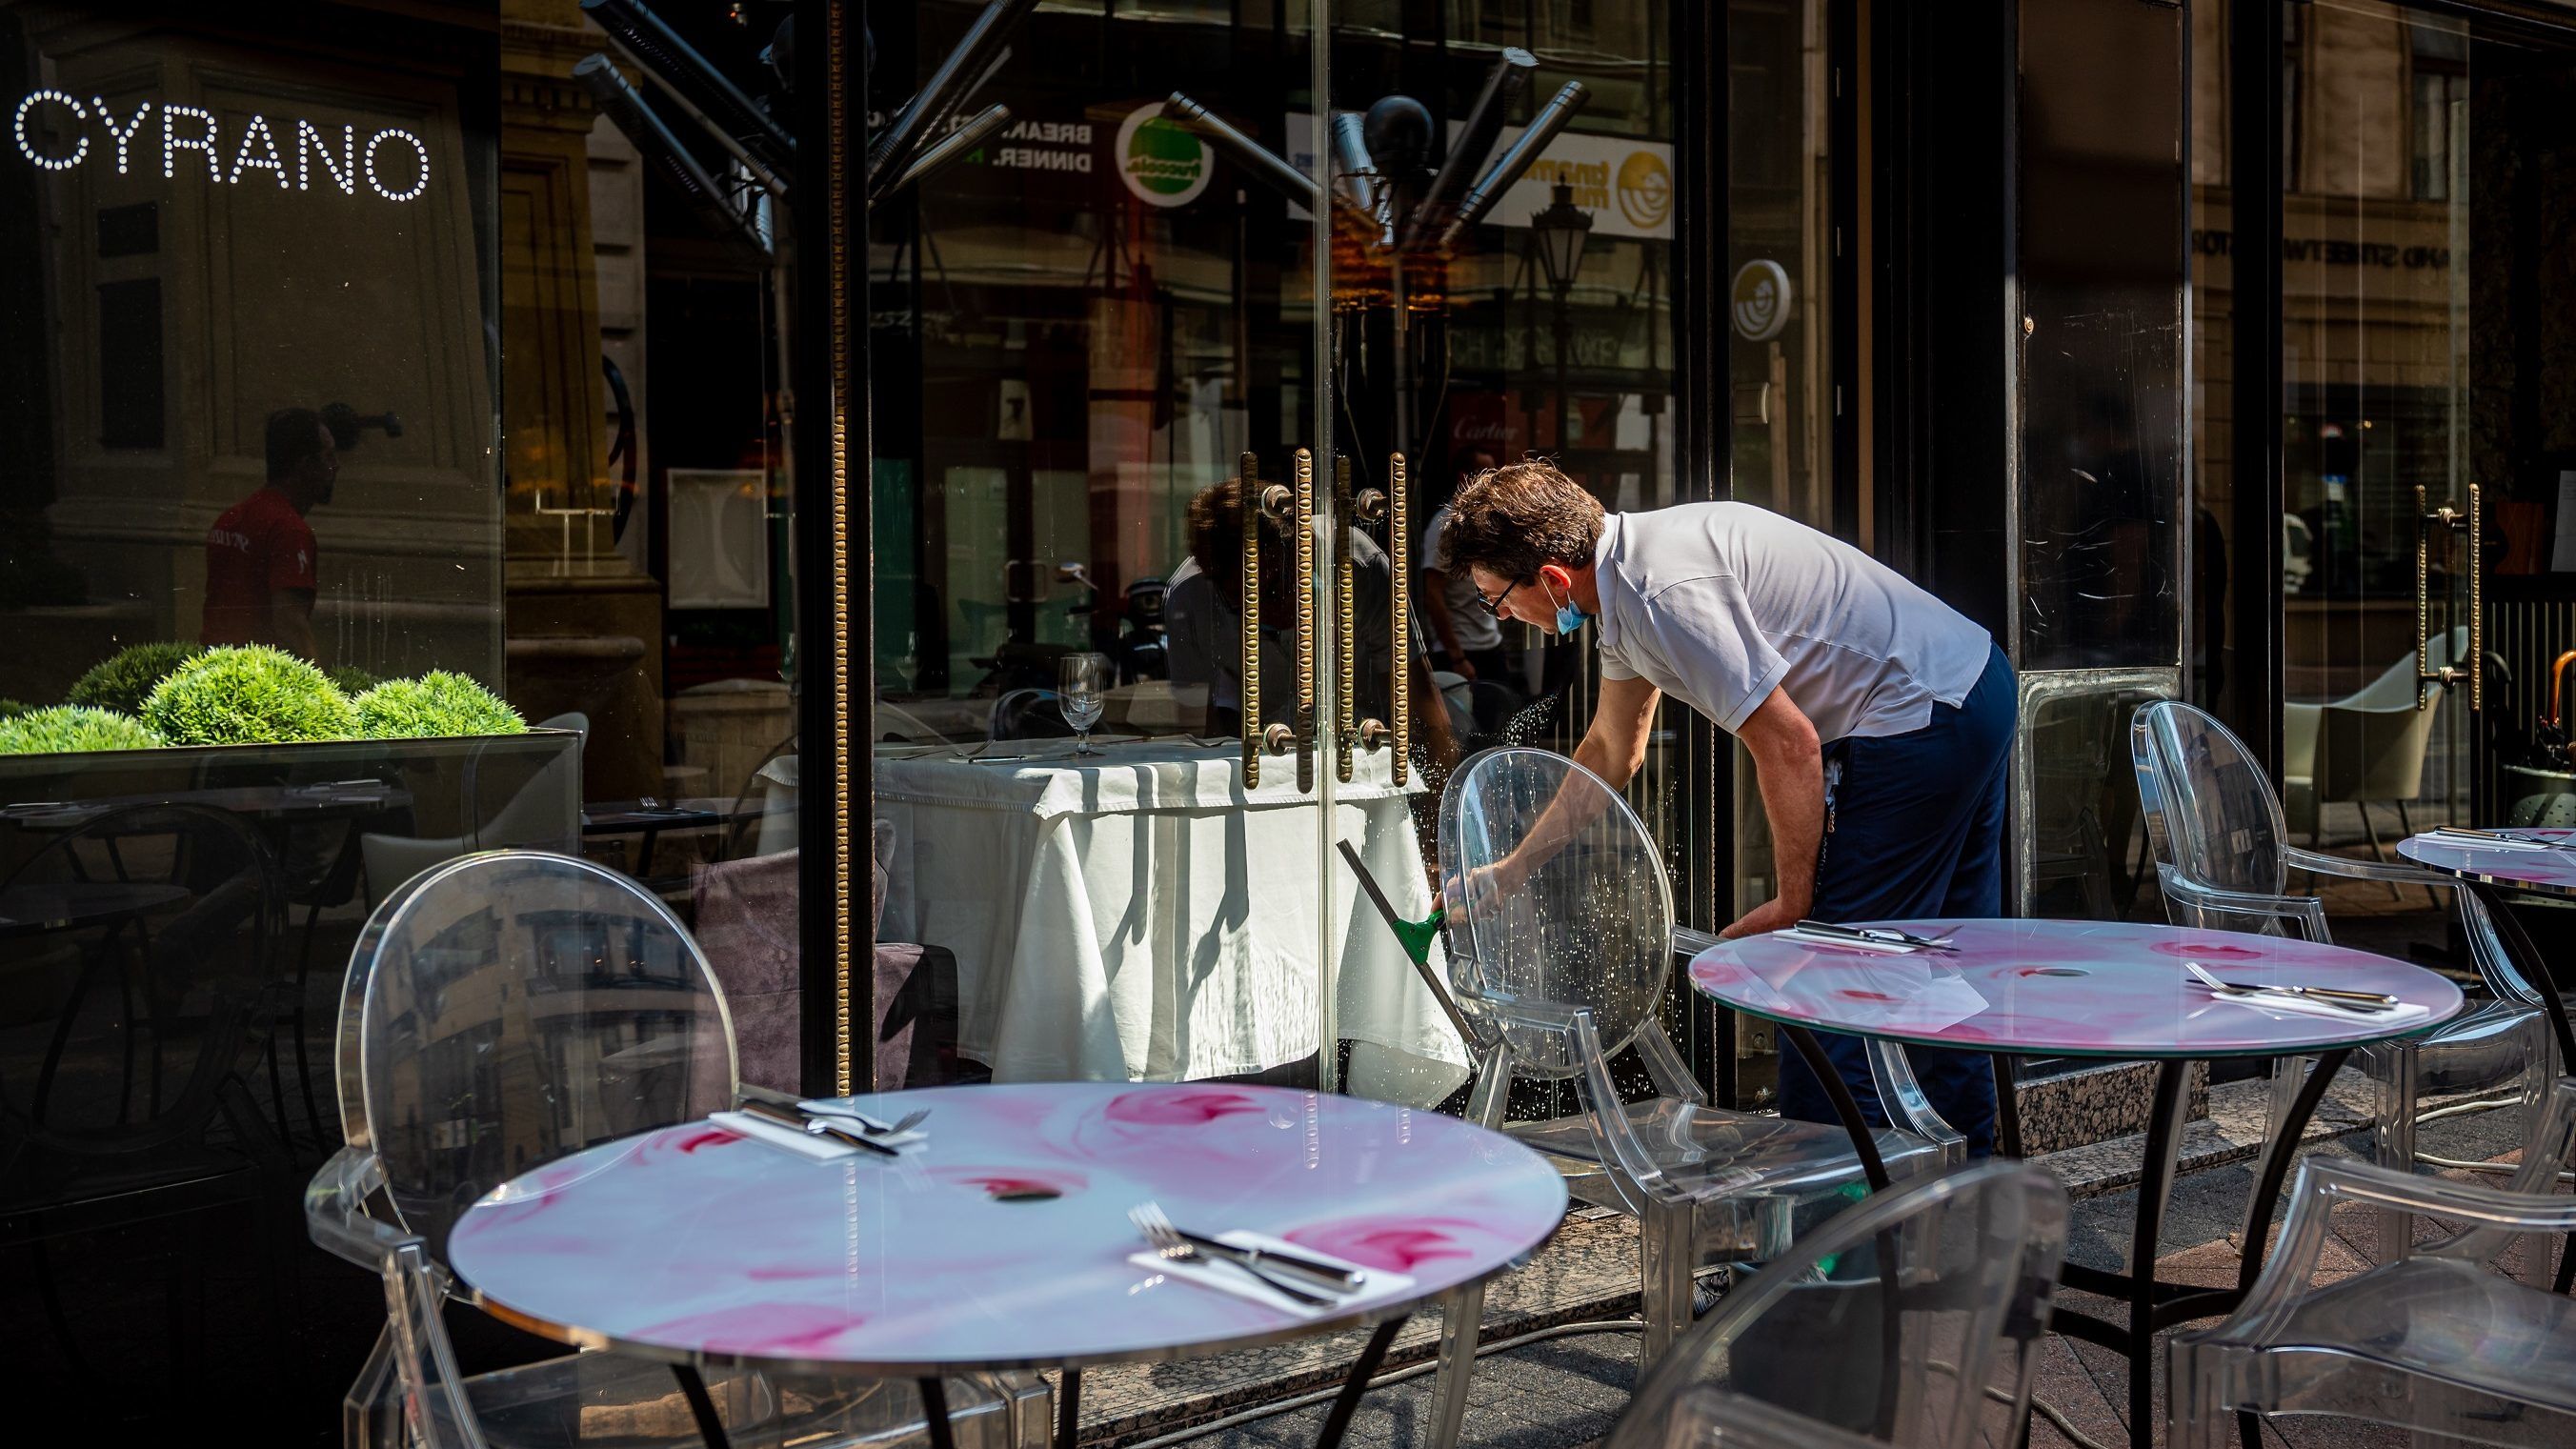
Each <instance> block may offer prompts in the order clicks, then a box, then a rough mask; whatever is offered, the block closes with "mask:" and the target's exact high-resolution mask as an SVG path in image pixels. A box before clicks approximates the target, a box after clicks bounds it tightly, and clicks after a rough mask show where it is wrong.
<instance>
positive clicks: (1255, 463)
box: [1235, 450, 1313, 790]
mask: <svg viewBox="0 0 2576 1449" xmlns="http://www.w3.org/2000/svg"><path fill="white" fill-rule="evenodd" d="M1302 452H1303V450H1300V454H1301V456H1302ZM1235 490H1236V491H1235V511H1236V512H1237V513H1238V514H1239V515H1241V519H1240V527H1241V538H1242V547H1243V571H1242V579H1241V585H1242V590H1243V596H1242V598H1240V599H1239V600H1237V601H1236V603H1237V607H1238V608H1239V609H1240V611H1241V618H1242V621H1243V654H1242V666H1241V668H1240V670H1239V671H1238V672H1237V674H1236V676H1235V678H1236V688H1235V695H1236V702H1237V703H1238V704H1239V705H1241V706H1242V710H1241V714H1242V720H1241V728H1242V732H1243V788H1245V789H1247V790H1250V789H1254V788H1256V787H1258V786H1259V785H1260V784H1261V757H1262V755H1263V754H1265V753H1267V754H1273V755H1284V754H1286V753H1287V752H1288V748H1289V746H1290V745H1291V744H1292V743H1293V742H1294V736H1293V734H1292V733H1291V731H1290V730H1289V728H1288V726H1286V725H1272V726H1270V727H1269V728H1268V729H1264V728H1262V725H1261V531H1262V528H1263V526H1264V525H1265V524H1266V525H1268V526H1270V527H1274V528H1285V527H1287V526H1288V521H1289V516H1290V514H1291V513H1292V512H1294V511H1295V504H1294V502H1293V501H1292V500H1291V498H1290V497H1289V493H1288V490H1287V489H1286V488H1285V487H1283V486H1282V485H1280V484H1277V483H1264V482H1262V481H1261V460H1260V459H1259V458H1258V457H1256V456H1254V455H1253V454H1251V453H1242V454H1238V455H1236V458H1235ZM1304 561H1305V563H1306V566H1307V567H1309V568H1311V567H1313V557H1312V547H1311V545H1310V546H1309V549H1308V551H1307V553H1306V554H1305V556H1304ZM1311 618H1312V613H1311V611H1309V612H1308V613H1307V614H1305V615H1302V616H1301V619H1305V620H1311ZM1298 638H1299V640H1300V642H1301V646H1302V647H1303V648H1305V649H1306V650H1307V651H1308V652H1309V653H1311V651H1312V648H1313V646H1312V644H1311V643H1310V642H1307V631H1306V629H1304V628H1301V629H1300V632H1299V635H1298ZM1306 688H1307V690H1308V692H1309V693H1311V692H1312V690H1313V684H1312V683H1311V679H1310V682H1309V683H1308V684H1307V686H1306Z"/></svg>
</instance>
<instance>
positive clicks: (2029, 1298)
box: [1609, 1162, 2067, 1449]
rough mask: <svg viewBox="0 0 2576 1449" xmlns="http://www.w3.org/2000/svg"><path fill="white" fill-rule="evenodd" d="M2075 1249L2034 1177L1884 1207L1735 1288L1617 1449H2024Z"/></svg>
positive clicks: (1944, 1187)
mask: <svg viewBox="0 0 2576 1449" xmlns="http://www.w3.org/2000/svg"><path fill="white" fill-rule="evenodd" d="M2066 1233H2067V1201H2066V1190H2065V1188H2063V1187H2062V1186H2060V1185H2059V1184H2058V1182H2057V1180H2056V1179H2055V1178H2054V1177H2052V1176H2050V1175H2049V1174H2048V1173H2047V1172H2046V1171H2045V1170H2042V1169H2039V1168H2035V1167H2032V1166H2030V1165H2028V1164H2027V1163H2018V1162H1987V1163H1983V1164H1980V1165H1979V1166H1976V1167H1972V1168H1968V1169H1966V1170H1965V1171H1961V1172H1955V1173H1951V1174H1949V1175H1947V1176H1944V1177H1937V1178H1934V1179H1932V1180H1931V1181H1929V1182H1927V1183H1924V1184H1923V1185H1922V1186H1920V1187H1913V1188H1907V1189H1905V1190H1903V1191H1899V1192H1892V1193H1882V1194H1879V1195H1878V1196H1876V1197H1873V1198H1871V1199H1870V1200H1869V1201H1867V1202H1865V1203H1862V1204H1861V1205H1859V1206H1858V1207H1854V1208H1851V1209H1848V1210H1846V1211H1844V1212H1842V1213H1841V1214H1839V1215H1837V1216H1835V1217H1834V1218H1833V1219H1832V1220H1831V1221H1829V1222H1827V1223H1825V1224H1824V1225H1822V1226H1821V1227H1818V1228H1816V1229H1814V1230H1812V1231H1810V1232H1808V1233H1806V1234H1804V1235H1802V1236H1801V1237H1800V1238H1799V1239H1798V1241H1797V1244H1796V1246H1795V1247H1794V1248H1793V1249H1792V1250H1791V1251H1790V1252H1789V1253H1788V1255H1786V1256H1784V1257H1781V1258H1778V1259H1775V1260H1773V1261H1772V1262H1771V1263H1770V1264H1768V1265H1766V1266H1765V1267H1764V1268H1763V1269H1762V1270H1761V1271H1760V1272H1758V1273H1756V1274H1755V1275H1754V1276H1753V1277H1752V1279H1751V1280H1750V1281H1749V1282H1744V1283H1739V1284H1738V1285H1737V1286H1736V1288H1735V1290H1734V1291H1733V1292H1732V1293H1730V1294H1728V1295H1727V1296H1726V1298H1725V1299H1724V1300H1723V1301H1722V1302H1720V1303H1719V1305H1718V1307H1717V1309H1716V1311H1715V1312H1713V1313H1711V1314H1710V1315H1709V1316H1708V1317H1707V1318H1706V1319H1704V1320H1702V1321H1701V1322H1700V1324H1699V1326H1698V1327H1697V1328H1694V1329H1693V1330H1692V1331H1691V1332H1690V1334H1689V1335H1688V1336H1687V1337H1685V1338H1683V1339H1682V1340H1681V1341H1680V1342H1679V1343H1677V1344H1675V1345H1674V1346H1673V1348H1672V1350H1671V1351H1670V1352H1669V1353H1668V1354H1667V1355H1666V1356H1665V1357H1664V1358H1663V1359H1662V1360H1661V1361H1660V1362H1658V1363H1657V1364H1656V1365H1655V1367H1654V1369H1653V1371H1652V1372H1651V1373H1650V1374H1649V1375H1648V1376H1647V1377H1646V1379H1645V1381H1644V1382H1643V1383H1642V1384H1641V1385H1639V1387H1638V1389H1637V1393H1636V1397H1635V1398H1634V1399H1633V1400H1632V1401H1631V1402H1630V1404H1629V1407H1628V1412H1627V1413H1626V1414H1624V1415H1623V1416H1621V1418H1620V1420H1619V1424H1618V1427H1617V1428H1616V1429H1614V1430H1613V1431H1612V1432H1611V1435H1610V1441H1609V1449H1665V1446H1667V1445H1682V1444H1692V1445H1697V1444H1703V1443H1710V1442H1714V1443H1717V1444H1728V1445H1732V1444H1737V1443H1744V1444H1763V1445H1770V1444H1787V1443H1800V1444H1803V1445H1806V1446H1809V1449H1825V1446H1841V1445H1848V1444H1852V1443H1854V1442H1858V1443H1862V1444H1877V1445H1890V1444H1901V1445H1905V1446H1907V1449H1964V1446H1966V1445H1968V1444H1970V1443H1973V1442H1977V1441H1978V1438H1979V1436H1980V1434H1981V1433H1983V1434H1984V1435H1985V1436H1986V1438H1985V1442H1988V1443H1994V1444H2010V1443H2014V1442H2016V1441H2017V1440H2018V1438H2019V1436H2020V1429H2021V1424H2022V1420H2023V1418H2024V1416H2026V1415H2027V1414H2028V1413H2029V1411H2030V1392H2031V1381H2032V1377H2033V1373H2034V1370H2035V1369H2036V1367H2037V1365H2038V1358H2039V1349H2040V1347H2041V1346H2042V1341H2043V1339H2044V1338H2045V1336H2046V1334H2047V1331H2048V1312H2049V1305H2050V1302H2051V1300H2052V1298H2053V1296H2054V1294H2055V1292H2056V1284H2057V1275H2058V1272H2059V1267H2060V1264H2061V1262H2062V1260H2063V1259H2064V1257H2065V1255H2066ZM1800 1425H1805V1426H1810V1427H1811V1428H1812V1433H1810V1434H1809V1435H1808V1436H1807V1437H1805V1438H1803V1439H1797V1438H1791V1437H1783V1436H1784V1435H1786V1434H1787V1433H1788V1432H1789V1431H1790V1430H1791V1429H1792V1428H1793V1427H1795V1426H1800ZM1730 1435H1734V1437H1730Z"/></svg>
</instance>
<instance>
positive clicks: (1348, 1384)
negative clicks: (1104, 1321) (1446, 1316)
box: [939, 1316, 1404, 1449]
mask: <svg viewBox="0 0 2576 1449" xmlns="http://www.w3.org/2000/svg"><path fill="white" fill-rule="evenodd" d="M1403 1326H1404V1317H1403V1316H1398V1317H1395V1318H1390V1319H1388V1320H1387V1321H1386V1322H1384V1323H1381V1324H1379V1325H1378V1326H1377V1332H1375V1333H1372V1334H1370V1335H1369V1341H1368V1347H1366V1348H1363V1349H1361V1350H1360V1361H1359V1362H1358V1363H1355V1364H1352V1365H1351V1376H1350V1377H1349V1378H1346V1379H1344V1380H1342V1392H1341V1393H1340V1395H1339V1396H1337V1397H1336V1398H1334V1400H1333V1411H1332V1412H1331V1413H1330V1414H1328V1415H1326V1416H1325V1418H1324V1432H1323V1433H1322V1434H1321V1435H1319V1436H1317V1438H1316V1440H1315V1449H1339V1446H1340V1444H1341V1442H1342V1436H1343V1435H1344V1434H1346V1433H1348V1432H1349V1431H1350V1427H1351V1415H1353V1414H1355V1413H1357V1412H1358V1411H1359V1407H1360V1395H1362V1394H1365V1393H1367V1392H1368V1383H1369V1380H1370V1379H1373V1378H1375V1377H1377V1366H1378V1365H1379V1364H1381V1363H1384V1362H1385V1361H1386V1351H1387V1349H1388V1347H1389V1346H1390V1345H1392V1344H1393V1343H1394V1342H1395V1331H1396V1330H1397V1329H1399V1328H1402V1327H1403ZM939 1449H947V1446H945V1445H941V1446H939Z"/></svg>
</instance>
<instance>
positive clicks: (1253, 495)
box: [1234, 453, 1262, 790]
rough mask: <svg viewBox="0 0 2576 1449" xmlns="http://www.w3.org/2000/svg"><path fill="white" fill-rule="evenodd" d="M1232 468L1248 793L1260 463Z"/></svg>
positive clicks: (1256, 701) (1252, 771) (1254, 704)
mask: <svg viewBox="0 0 2576 1449" xmlns="http://www.w3.org/2000/svg"><path fill="white" fill-rule="evenodd" d="M1234 467H1235V495H1234V502H1235V510H1234V511H1235V512H1236V513H1237V514H1238V515H1240V518H1239V522H1240V524H1241V528H1242V538H1241V548H1242V553H1243V569H1242V573H1241V576H1240V578H1239V579H1238V583H1239V585H1240V587H1241V588H1242V590H1243V596H1242V597H1241V598H1239V599H1237V600H1236V601H1235V606H1236V607H1237V608H1239V609H1241V610H1242V619H1243V654H1242V657H1241V667H1240V668H1239V669H1238V670H1237V671H1236V673H1235V676H1234V678H1235V689H1234V693H1235V705H1236V708H1237V711H1238V713H1239V714H1240V715H1241V726H1242V729H1243V788H1244V789H1246V790H1250V789H1254V788H1256V787H1258V786H1259V785H1260V784H1261V502H1262V499H1261V460H1260V459H1259V458H1257V457H1255V456H1253V455H1252V454H1250V453H1239V454H1237V455H1236V456H1235V460H1234Z"/></svg>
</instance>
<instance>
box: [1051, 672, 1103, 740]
mask: <svg viewBox="0 0 2576 1449" xmlns="http://www.w3.org/2000/svg"><path fill="white" fill-rule="evenodd" d="M1108 689H1109V656H1108V655H1106V654H1068V655H1066V656H1064V658H1063V660H1062V661H1061V662H1059V663H1058V664H1057V665H1056V689H1055V701H1056V707H1057V708H1058V709H1060V710H1062V711H1064V722H1065V723H1066V724H1069V725H1071V726H1073V730H1074V735H1075V739H1074V746H1073V752H1074V753H1075V754H1076V755H1088V754H1092V753H1094V751H1093V750H1092V748H1091V727H1092V726H1093V725H1096V724H1098V723H1100V711H1101V710H1102V709H1103V708H1104V707H1105V706H1106V705H1107V704H1108V698H1107V695H1108Z"/></svg>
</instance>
